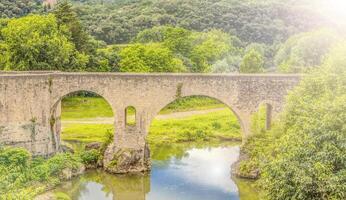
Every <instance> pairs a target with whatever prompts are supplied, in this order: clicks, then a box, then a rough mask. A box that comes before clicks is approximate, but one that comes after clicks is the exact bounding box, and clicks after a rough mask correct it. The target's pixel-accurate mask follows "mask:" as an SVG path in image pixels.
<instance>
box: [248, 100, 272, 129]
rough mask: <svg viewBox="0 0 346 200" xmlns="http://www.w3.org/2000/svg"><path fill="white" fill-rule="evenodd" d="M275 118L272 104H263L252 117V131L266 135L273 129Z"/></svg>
mask: <svg viewBox="0 0 346 200" xmlns="http://www.w3.org/2000/svg"><path fill="white" fill-rule="evenodd" d="M272 118H273V106H272V104H270V103H267V102H265V103H261V104H260V105H259V107H258V110H257V112H256V113H254V114H253V115H252V117H251V131H252V132H253V133H255V134H256V133H264V132H265V131H267V130H270V129H271V126H272Z"/></svg>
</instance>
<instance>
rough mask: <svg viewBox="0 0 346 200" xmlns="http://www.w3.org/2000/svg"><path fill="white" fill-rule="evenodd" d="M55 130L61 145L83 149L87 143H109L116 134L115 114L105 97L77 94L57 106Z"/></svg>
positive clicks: (60, 100)
mask: <svg viewBox="0 0 346 200" xmlns="http://www.w3.org/2000/svg"><path fill="white" fill-rule="evenodd" d="M51 127H52V132H53V133H55V135H56V143H57V144H64V145H67V146H69V147H73V148H79V147H83V146H84V145H85V144H87V143H92V142H105V141H108V140H110V139H111V138H112V137H113V135H114V131H115V129H114V112H113V109H112V107H111V105H110V104H109V103H108V102H107V100H106V99H105V98H104V97H102V96H101V95H99V94H97V93H95V92H92V91H84V90H82V91H75V92H71V93H69V94H66V95H64V96H63V97H61V98H60V99H59V100H58V102H57V103H56V104H55V105H54V107H53V109H52V116H51Z"/></svg>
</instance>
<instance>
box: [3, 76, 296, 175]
mask: <svg viewBox="0 0 346 200" xmlns="http://www.w3.org/2000/svg"><path fill="white" fill-rule="evenodd" d="M299 81H300V76H299V75H283V74H275V75H269V74H261V75H239V74H233V75H225V74H222V75H221V74H208V75H206V74H125V73H62V72H31V73H30V72H0V144H2V145H12V146H20V147H25V148H26V149H28V150H29V151H31V152H32V153H33V155H44V156H48V155H51V154H54V153H56V152H57V151H59V149H60V132H61V128H60V113H61V108H60V107H61V104H60V103H61V99H62V98H63V97H64V96H66V95H68V94H71V93H73V92H76V91H90V92H94V93H96V94H98V95H100V96H102V97H103V98H104V99H106V101H107V102H108V103H109V105H110V106H111V108H112V109H113V113H114V115H115V116H114V126H115V130H116V131H115V137H114V144H112V145H111V146H110V147H109V148H108V149H107V151H106V154H107V155H111V154H112V153H113V154H114V152H119V151H120V150H121V149H122V150H124V149H127V150H131V151H137V150H138V152H139V154H143V157H144V161H143V159H140V161H139V163H142V164H143V163H146V161H145V160H149V158H148V159H147V158H146V157H148V150H146V147H147V145H146V142H145V138H146V135H147V133H148V129H149V126H150V124H151V122H152V120H153V119H154V118H155V116H156V115H157V114H158V112H159V111H160V110H161V109H162V108H164V107H165V106H166V105H168V104H169V103H171V102H173V101H174V100H175V99H177V98H179V97H185V96H193V95H201V96H207V97H212V98H215V99H217V100H219V101H221V102H223V103H224V104H225V105H227V106H228V107H229V108H230V109H231V110H232V111H233V112H234V114H235V115H236V116H237V118H238V120H239V123H240V125H241V128H242V132H243V138H244V139H246V138H247V137H248V136H249V135H250V134H251V132H250V117H251V115H252V114H253V113H254V112H256V111H257V110H258V108H259V106H260V105H261V104H266V105H267V111H268V112H267V127H268V128H269V125H270V120H271V116H272V115H273V116H274V117H275V115H276V114H277V113H278V112H280V110H282V107H283V105H284V102H285V96H286V95H287V93H288V91H289V90H291V89H292V88H293V87H294V86H295V85H297V84H298V82H299ZM129 106H133V107H134V108H135V109H136V115H135V116H136V117H135V124H134V125H133V124H131V125H129V124H127V122H126V114H125V110H126V109H127V108H128V107H129ZM108 157H109V156H108ZM137 157H138V156H137ZM105 160H106V161H105V163H106V164H109V163H110V162H111V160H112V158H110V157H109V158H108V160H107V159H105ZM113 163H114V162H113ZM143 165H145V164H143ZM136 170H138V169H134V170H133V171H136ZM110 171H112V170H110ZM113 171H114V172H116V171H121V170H119V169H117V170H113ZM130 171H131V170H130Z"/></svg>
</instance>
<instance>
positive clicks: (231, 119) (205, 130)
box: [147, 109, 241, 144]
mask: <svg viewBox="0 0 346 200" xmlns="http://www.w3.org/2000/svg"><path fill="white" fill-rule="evenodd" d="M240 131H241V130H240V126H239V123H238V119H237V118H236V117H235V116H234V114H233V113H232V111H230V110H228V109H224V110H221V111H215V112H211V113H206V114H199V115H195V116H190V117H184V118H177V119H160V120H159V119H157V120H154V121H153V123H152V124H151V126H150V129H149V135H148V137H147V140H148V142H149V143H150V144H165V143H179V142H188V141H210V140H224V139H226V140H227V139H229V140H241V134H240Z"/></svg>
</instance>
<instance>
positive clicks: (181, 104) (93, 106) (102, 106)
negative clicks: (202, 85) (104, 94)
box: [61, 97, 225, 120]
mask: <svg viewBox="0 0 346 200" xmlns="http://www.w3.org/2000/svg"><path fill="white" fill-rule="evenodd" d="M222 107H225V105H224V104H222V103H221V102H219V101H217V100H215V99H212V98H208V97H185V98H181V99H178V100H176V101H174V102H172V103H170V104H168V105H167V106H166V107H165V108H164V109H163V110H162V111H161V112H160V114H168V113H173V112H182V111H190V110H208V109H212V108H222ZM62 111H63V112H62V115H61V118H62V119H63V120H64V119H65V120H68V119H85V118H96V117H113V111H112V108H111V107H110V105H109V104H108V103H107V101H106V100H105V99H103V98H101V97H67V98H65V99H63V101H62ZM128 114H129V115H133V114H134V110H133V109H130V110H129V113H128Z"/></svg>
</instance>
